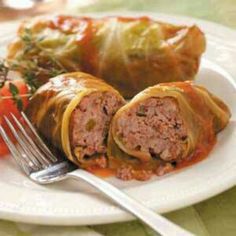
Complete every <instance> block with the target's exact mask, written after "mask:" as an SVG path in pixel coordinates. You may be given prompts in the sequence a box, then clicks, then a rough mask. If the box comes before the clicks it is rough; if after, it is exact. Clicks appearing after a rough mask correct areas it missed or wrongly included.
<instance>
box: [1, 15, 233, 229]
mask: <svg viewBox="0 0 236 236" xmlns="http://www.w3.org/2000/svg"><path fill="white" fill-rule="evenodd" d="M104 14H105V15H111V14H109V13H104ZM104 14H103V15H104ZM112 15H120V14H119V13H114V12H113V13H112ZM123 15H124V14H123ZM126 15H140V14H139V13H126ZM141 15H149V16H151V17H153V18H157V19H160V20H163V21H167V22H172V23H177V24H181V23H182V24H193V23H196V24H197V25H199V26H200V27H201V29H202V30H203V31H204V32H205V34H206V37H207V51H206V53H205V54H204V59H203V60H202V64H201V68H200V71H199V73H198V75H197V80H196V83H198V84H203V85H205V86H206V87H207V88H208V89H209V90H210V91H212V92H214V93H215V94H216V95H218V96H219V97H221V98H222V99H223V100H224V101H225V102H226V103H227V104H228V105H229V106H230V108H231V111H232V118H231V120H230V123H229V125H228V126H227V128H226V129H225V130H223V132H221V133H220V134H219V136H218V143H217V144H216V146H215V147H214V149H213V151H212V152H211V153H210V155H209V157H208V158H207V159H205V160H204V161H202V162H200V163H198V164H196V165H194V166H191V167H188V168H185V169H183V170H181V171H178V172H175V173H172V174H170V175H166V176H164V177H161V178H157V177H154V178H152V179H151V180H150V181H147V182H138V181H130V182H122V181H120V180H117V179H115V178H110V179H109V180H108V181H111V182H112V183H114V184H115V185H116V186H118V187H120V188H123V189H124V191H125V192H127V194H129V195H130V196H132V197H134V198H136V199H138V200H139V201H141V202H143V203H144V204H145V205H146V206H148V207H150V208H153V209H155V210H157V211H158V212H160V213H163V212H168V211H172V210H176V209H178V208H181V207H185V206H188V205H190V204H194V203H197V202H199V201H202V200H204V199H207V198H209V197H212V196H214V195H216V194H218V193H220V192H222V191H225V190H226V189H229V188H230V187H232V186H234V185H235V183H236V158H235V153H236V86H235V82H234V81H236V80H235V79H236V63H235V61H236V43H235V38H236V32H235V31H233V30H231V29H229V28H226V27H224V26H220V25H217V24H214V23H210V22H206V21H202V20H197V19H192V18H186V17H177V16H168V15H162V14H154V13H148V12H147V13H142V14H141ZM17 25H18V24H17V23H6V24H0V56H4V53H5V52H6V45H7V44H8V43H9V42H10V40H11V39H12V38H14V35H15V31H16V29H17ZM0 218H3V219H9V220H14V221H21V222H27V223H39V224H54V225H85V224H101V223H110V222H117V221H126V220H130V219H132V216H130V215H129V214H127V213H126V212H124V211H122V210H121V209H120V208H118V207H116V206H115V205H113V204H112V203H111V202H110V201H109V200H108V199H106V198H105V197H103V196H102V194H100V193H98V192H96V191H95V190H93V189H91V188H90V187H89V186H87V185H85V184H84V183H82V182H81V183H80V182H74V181H65V182H63V183H58V184H54V185H48V186H39V185H36V184H35V183H33V182H31V181H30V180H29V179H27V178H26V177H25V176H24V175H23V174H22V173H21V172H20V171H19V169H18V168H17V167H16V166H15V164H14V163H13V162H12V161H11V159H10V158H7V157H6V158H4V159H0Z"/></svg>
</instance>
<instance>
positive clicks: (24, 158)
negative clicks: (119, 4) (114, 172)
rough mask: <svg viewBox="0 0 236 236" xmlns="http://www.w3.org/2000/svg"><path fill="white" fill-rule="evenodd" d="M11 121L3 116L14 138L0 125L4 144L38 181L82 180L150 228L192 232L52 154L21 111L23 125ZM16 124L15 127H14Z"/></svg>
mask: <svg viewBox="0 0 236 236" xmlns="http://www.w3.org/2000/svg"><path fill="white" fill-rule="evenodd" d="M11 116H12V121H10V120H9V119H8V118H7V117H4V119H5V120H6V123H7V124H8V126H9V128H10V130H11V132H12V133H13V135H14V136H15V138H16V140H17V145H15V144H14V143H13V142H12V141H11V140H10V138H9V136H8V135H7V133H6V131H5V130H4V129H3V127H2V126H1V125H0V134H1V136H2V138H3V140H4V141H5V143H6V144H7V146H8V148H9V150H10V152H11V154H12V157H13V158H14V159H15V161H16V163H17V164H18V165H19V166H20V167H21V169H22V170H23V171H24V173H25V174H26V175H27V176H28V177H29V178H30V179H31V180H33V181H34V182H36V183H38V184H50V183H53V182H57V181H61V180H65V179H68V178H73V179H77V180H78V179H82V180H84V181H85V182H87V183H88V184H90V185H92V186H93V187H95V188H96V189H98V190H100V191H101V192H103V193H104V194H105V195H106V196H108V197H109V198H111V199H112V200H113V201H114V202H116V203H117V205H119V206H120V207H122V208H123V209H125V210H127V211H128V212H130V213H131V214H133V215H134V216H136V217H137V218H139V219H140V220H142V221H143V222H144V223H146V224H147V225H148V226H150V227H151V228H152V229H153V230H155V231H156V232H158V233H160V234H161V235H167V236H177V235H178V236H190V235H192V234H191V233H189V232H187V231H186V230H184V229H182V228H180V227H179V226H177V225H176V224H174V223H172V222H170V221H169V220H167V219H165V218H164V217H162V216H161V215H159V214H157V213H155V212H154V211H152V210H150V209H148V208H147V207H145V206H144V205H143V204H142V203H140V202H138V201H136V200H134V199H133V198H131V197H129V196H128V195H126V194H125V193H124V192H122V191H121V190H119V189H118V188H116V187H115V186H113V185H111V184H109V183H108V182H106V181H105V180H103V179H101V178H99V177H97V176H95V175H93V174H91V173H89V172H87V171H85V170H82V169H78V167H77V166H76V165H74V164H72V163H71V162H70V161H67V160H65V159H61V158H58V157H56V156H55V155H53V154H52V152H51V151H50V150H49V149H48V147H47V146H46V144H45V143H44V142H43V141H42V139H41V138H40V137H39V135H38V134H37V132H36V130H35V128H34V127H33V125H32V124H31V123H30V121H29V120H28V118H27V117H26V115H25V114H24V113H23V112H22V117H23V120H24V123H25V124H24V125H23V123H22V122H21V121H19V120H18V119H17V118H16V117H15V116H14V115H13V114H11ZM15 127H17V129H16V128H15Z"/></svg>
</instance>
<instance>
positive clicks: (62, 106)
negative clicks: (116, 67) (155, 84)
mask: <svg viewBox="0 0 236 236" xmlns="http://www.w3.org/2000/svg"><path fill="white" fill-rule="evenodd" d="M123 104H124V99H123V97H122V96H121V95H120V94H119V92H118V91H116V90H115V89H114V88H112V87H111V86H109V85H107V84H106V83H105V82H103V81H102V80H99V79H97V78H95V77H93V76H91V75H89V74H85V73H82V72H77V73H68V74H62V75H59V76H57V77H54V78H52V79H50V80H49V82H47V83H46V84H45V85H43V86H42V87H40V88H39V89H38V90H37V92H36V93H35V94H34V95H33V97H32V98H31V100H30V103H29V105H28V107H27V109H26V114H27V116H28V117H29V119H30V121H31V122H32V123H33V125H34V126H35V127H36V128H37V130H38V131H39V133H40V134H41V135H42V137H43V138H45V140H46V141H47V142H48V143H49V144H50V145H51V146H52V147H56V148H57V149H59V150H60V151H62V152H63V153H64V154H65V156H66V157H67V158H69V160H70V161H72V162H74V163H75V164H77V165H79V166H80V167H82V168H89V167H101V168H105V167H106V166H107V156H106V152H107V136H108V130H109V125H110V121H111V118H112V116H113V115H114V114H115V112H116V111H117V110H118V109H119V108H120V107H121V106H122V105H123Z"/></svg>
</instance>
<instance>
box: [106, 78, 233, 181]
mask: <svg viewBox="0 0 236 236" xmlns="http://www.w3.org/2000/svg"><path fill="white" fill-rule="evenodd" d="M229 118H230V111H229V109H228V107H227V106H226V105H225V104H224V103H223V102H222V101H221V100H220V99H219V98H217V97H216V96H214V95H213V94H211V93H210V92H209V91H207V90H206V89H205V88H203V87H201V86H198V85H195V84H192V83H191V82H175V83H163V84H159V85H156V86H153V87H149V88H147V89H145V90H144V91H142V92H141V93H139V94H137V95H136V96H135V97H134V98H133V99H132V100H131V101H130V102H129V103H127V104H126V105H125V106H123V107H121V108H120V109H119V110H118V111H117V113H116V114H115V116H114V117H113V120H112V123H111V127H110V132H109V141H108V147H109V149H108V156H109V163H110V167H111V168H113V169H115V170H116V174H117V176H118V177H119V178H121V179H124V180H128V179H133V178H134V179H139V180H146V179H148V178H150V177H151V176H152V174H153V173H154V174H157V175H163V174H165V173H168V172H170V171H172V170H174V169H175V168H180V167H181V165H182V166H185V165H187V164H188V163H191V162H194V161H196V158H198V160H200V159H201V158H204V157H205V156H206V155H207V154H208V153H209V151H210V150H211V149H212V147H213V146H214V144H215V140H216V134H217V133H218V132H219V131H220V130H222V129H223V128H224V127H225V126H226V125H227V123H228V121H229ZM199 158H200V159H199Z"/></svg>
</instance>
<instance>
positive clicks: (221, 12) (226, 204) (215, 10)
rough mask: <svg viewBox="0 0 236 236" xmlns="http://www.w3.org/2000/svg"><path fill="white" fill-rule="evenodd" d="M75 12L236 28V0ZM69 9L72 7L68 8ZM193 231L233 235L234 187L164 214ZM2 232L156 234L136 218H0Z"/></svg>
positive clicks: (184, 0)
mask: <svg viewBox="0 0 236 236" xmlns="http://www.w3.org/2000/svg"><path fill="white" fill-rule="evenodd" d="M77 2H78V3H77V7H74V6H73V11H75V12H83V13H86V12H94V11H117V10H136V11H155V12H161V13H168V14H181V15H188V16H192V17H198V18H202V19H206V20H211V21H215V22H219V23H221V24H224V25H227V26H230V27H233V28H236V0H197V1H190V0H178V1H173V0H87V1H86V0H80V1H77ZM70 11H71V8H70ZM165 216H166V217H167V218H168V219H170V220H172V221H173V222H175V223H177V224H179V225H180V226H182V227H184V228H186V229H188V230H190V231H191V232H193V233H194V234H196V235H202V236H203V235H204V236H221V235H224V236H231V235H232V236H234V235H236V187H234V188H233V189H231V190H229V191H227V192H225V193H222V194H220V195H218V196H216V197H214V198H211V199H209V200H207V201H204V202H202V203H199V204H196V205H193V206H191V207H187V208H185V209H182V210H178V211H175V212H171V213H168V214H166V215H165ZM0 235H1V236H14V235H16V236H31V235H34V236H39V235H43V236H51V235H53V236H54V235H57V236H74V235H76V236H93V235H95V236H96V235H106V236H120V235H122V236H149V235H156V234H155V233H154V232H152V231H151V230H150V229H149V228H147V227H146V226H145V225H143V224H142V223H140V222H138V221H133V222H128V223H115V224H109V225H99V226H86V227H79V226H78V227H53V226H36V225H27V224H21V223H15V222H8V221H3V220H2V221H0Z"/></svg>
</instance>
